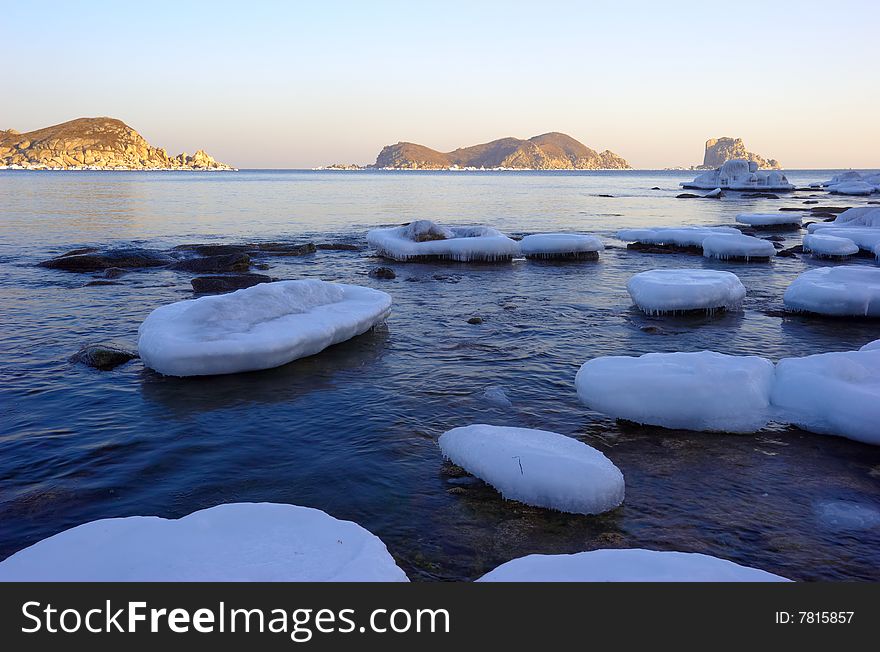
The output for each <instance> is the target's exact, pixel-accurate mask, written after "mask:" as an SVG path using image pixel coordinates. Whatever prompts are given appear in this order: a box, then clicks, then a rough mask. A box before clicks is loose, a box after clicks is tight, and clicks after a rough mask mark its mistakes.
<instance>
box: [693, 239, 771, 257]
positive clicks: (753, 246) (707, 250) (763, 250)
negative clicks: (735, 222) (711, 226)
mask: <svg viewBox="0 0 880 652" xmlns="http://www.w3.org/2000/svg"><path fill="white" fill-rule="evenodd" d="M775 255H776V248H775V247H774V246H773V243H772V242H770V241H769V240H762V239H761V238H753V237H752V236H750V235H742V234H738V235H710V236H709V237H708V238H706V239H704V240H703V256H705V257H706V258H717V259H719V260H743V261H750V260H769V259H770V258H773V257H774V256H775Z"/></svg>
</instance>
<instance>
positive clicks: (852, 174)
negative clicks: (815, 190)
mask: <svg viewBox="0 0 880 652" xmlns="http://www.w3.org/2000/svg"><path fill="white" fill-rule="evenodd" d="M811 185H813V186H817V187H821V188H825V189H826V190H827V191H828V192H830V193H832V194H838V195H870V194H872V193H874V192H880V172H866V173H864V174H862V173H861V172H858V171H856V170H847V171H846V172H842V173H841V174H838V175H835V176H834V177H832V178H831V179H829V180H828V181H823V182H822V183H818V184H811Z"/></svg>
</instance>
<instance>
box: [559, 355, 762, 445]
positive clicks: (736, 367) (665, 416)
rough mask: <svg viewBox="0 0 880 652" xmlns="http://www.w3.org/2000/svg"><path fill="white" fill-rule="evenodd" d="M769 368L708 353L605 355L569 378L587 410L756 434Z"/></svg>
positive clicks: (750, 360) (660, 423)
mask: <svg viewBox="0 0 880 652" xmlns="http://www.w3.org/2000/svg"><path fill="white" fill-rule="evenodd" d="M772 383H773V363H772V362H770V361H769V360H767V359H765V358H759V357H757V356H732V355H724V354H722V353H715V352H712V351H700V352H697V353H681V352H677V353H647V354H645V355H642V356H640V357H629V356H607V357H601V358H594V359H592V360H589V361H588V362H586V363H584V365H583V366H582V367H581V368H580V371H578V373H577V377H576V378H575V386H576V388H577V393H578V397H579V398H580V400H581V402H583V403H584V404H585V405H586V406H587V407H589V408H591V409H593V410H596V411H597V412H602V413H603V414H607V415H609V416H612V417H616V418H618V419H626V420H628V421H634V422H636V423H642V424H648V425H654V426H663V427H665V428H680V429H685V430H698V431H709V432H742V433H746V432H756V431H757V430H760V429H761V428H763V427H764V426H765V425H766V424H767V422H768V420H769V415H768V407H769V404H770V388H771V385H772Z"/></svg>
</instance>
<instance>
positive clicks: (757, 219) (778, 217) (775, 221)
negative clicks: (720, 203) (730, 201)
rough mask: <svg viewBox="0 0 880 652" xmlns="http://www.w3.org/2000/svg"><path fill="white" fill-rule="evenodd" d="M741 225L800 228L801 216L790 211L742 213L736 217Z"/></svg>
mask: <svg viewBox="0 0 880 652" xmlns="http://www.w3.org/2000/svg"><path fill="white" fill-rule="evenodd" d="M736 221H737V222H739V223H740V224H748V225H749V226H754V227H757V228H768V227H774V226H775V227H781V226H799V225H800V224H801V216H800V215H798V214H795V213H792V212H790V211H780V212H778V213H740V214H739V215H737V216H736Z"/></svg>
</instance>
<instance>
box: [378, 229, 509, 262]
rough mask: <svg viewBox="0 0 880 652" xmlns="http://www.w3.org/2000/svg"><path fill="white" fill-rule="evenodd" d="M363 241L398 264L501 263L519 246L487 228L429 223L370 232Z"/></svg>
mask: <svg viewBox="0 0 880 652" xmlns="http://www.w3.org/2000/svg"><path fill="white" fill-rule="evenodd" d="M367 242H368V243H369V244H370V246H371V247H373V249H375V250H376V253H378V254H379V255H380V256H384V257H385V258H391V259H393V260H398V261H429V260H454V261H459V262H505V261H509V260H511V259H512V258H513V257H514V256H516V255H518V254H519V243H518V242H516V241H515V240H512V239H511V238H508V237H507V236H505V235H504V234H502V233H501V232H500V231H497V230H495V229H493V228H491V227H488V226H451V227H445V226H440V225H438V224H435V223H434V222H432V221H430V220H417V221H415V222H411V223H410V224H407V225H405V226H398V227H393V228H381V229H372V230H370V231H369V232H367Z"/></svg>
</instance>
